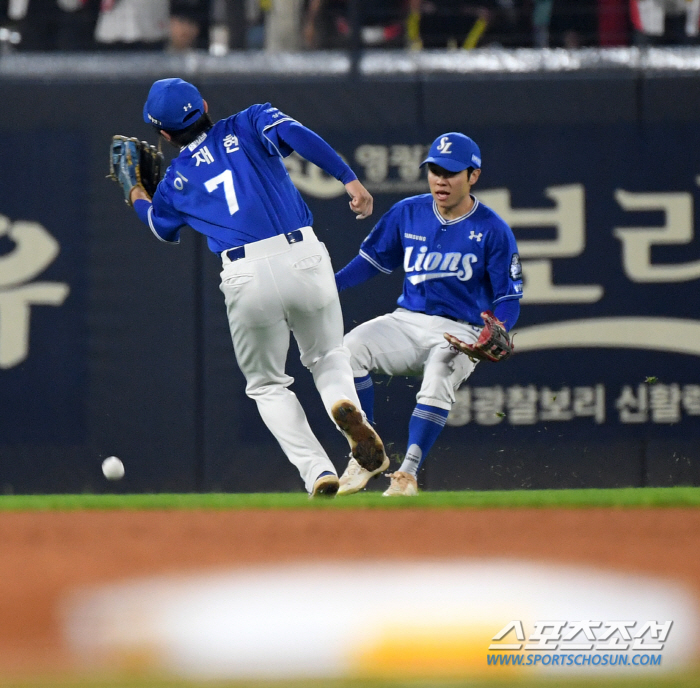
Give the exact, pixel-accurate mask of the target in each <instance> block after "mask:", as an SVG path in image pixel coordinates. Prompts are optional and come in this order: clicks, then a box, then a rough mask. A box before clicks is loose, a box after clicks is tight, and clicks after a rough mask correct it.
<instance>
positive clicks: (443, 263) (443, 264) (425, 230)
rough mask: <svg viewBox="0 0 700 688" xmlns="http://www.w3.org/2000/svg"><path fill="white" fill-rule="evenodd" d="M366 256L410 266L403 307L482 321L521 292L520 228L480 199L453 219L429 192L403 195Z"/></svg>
mask: <svg viewBox="0 0 700 688" xmlns="http://www.w3.org/2000/svg"><path fill="white" fill-rule="evenodd" d="M446 143H449V142H446ZM360 255H361V256H362V257H363V258H365V259H366V260H368V261H369V262H370V263H371V264H372V265H373V266H374V267H376V268H377V269H378V270H381V271H382V272H385V273H389V272H392V271H393V270H395V269H396V268H398V267H400V266H403V269H404V272H405V275H406V277H405V280H404V287H403V293H402V294H401V296H400V297H399V299H398V305H399V306H401V307H403V308H406V309H408V310H412V311H420V312H423V313H427V314H429V315H444V316H448V317H452V318H457V319H458V320H465V321H467V322H470V323H474V324H481V322H482V321H481V312H482V311H484V310H490V309H493V306H494V304H496V303H498V302H499V301H502V300H504V299H518V298H521V297H522V269H521V267H520V258H519V256H518V248H517V245H516V243H515V237H514V236H513V232H512V231H511V229H510V227H509V226H508V225H507V224H506V223H505V222H504V221H503V220H502V219H501V218H500V217H499V216H498V215H497V214H496V213H495V212H493V210H491V209H490V208H488V207H486V206H485V205H483V204H482V203H480V202H479V201H478V200H476V199H474V206H473V208H472V209H471V210H470V211H469V213H467V214H466V215H464V216H463V217H461V218H457V219H456V220H449V221H448V220H445V219H444V218H442V217H441V216H440V214H439V212H438V210H437V208H436V207H435V205H434V202H433V198H432V196H431V195H430V194H423V195H421V196H413V197H411V198H407V199H405V200H403V201H399V203H396V204H395V205H394V206H393V207H392V208H391V209H390V210H389V212H387V213H386V214H385V215H384V216H383V217H382V219H381V220H380V221H379V222H378V223H377V225H376V227H375V228H374V229H373V230H372V232H371V233H370V235H369V236H368V237H367V238H366V239H365V241H364V242H363V243H362V247H361V249H360Z"/></svg>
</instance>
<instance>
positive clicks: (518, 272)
mask: <svg viewBox="0 0 700 688" xmlns="http://www.w3.org/2000/svg"><path fill="white" fill-rule="evenodd" d="M509 273H510V278H511V279H512V280H513V281H514V282H518V281H519V280H521V279H522V278H523V268H522V265H521V264H520V256H519V255H518V254H517V253H514V254H513V255H512V256H511V257H510V268H509Z"/></svg>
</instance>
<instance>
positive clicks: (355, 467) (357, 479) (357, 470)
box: [338, 457, 389, 497]
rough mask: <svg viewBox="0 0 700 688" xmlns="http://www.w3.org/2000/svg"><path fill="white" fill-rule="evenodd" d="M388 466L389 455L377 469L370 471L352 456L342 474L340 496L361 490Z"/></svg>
mask: <svg viewBox="0 0 700 688" xmlns="http://www.w3.org/2000/svg"><path fill="white" fill-rule="evenodd" d="M387 468H389V458H388V457H387V459H386V460H385V461H384V463H383V464H382V465H381V466H380V467H379V468H377V470H376V471H368V470H367V469H366V468H362V466H360V464H359V463H357V461H356V460H355V459H353V458H352V457H350V461H349V462H348V467H347V468H346V469H345V472H344V473H343V475H341V476H340V489H339V490H338V496H339V497H342V496H343V495H349V494H354V493H355V492H359V491H360V490H361V489H362V488H363V487H364V486H365V485H366V484H367V483H368V482H369V479H370V478H373V477H374V476H375V475H377V476H378V475H379V474H380V473H381V472H382V471H385V470H386V469H387Z"/></svg>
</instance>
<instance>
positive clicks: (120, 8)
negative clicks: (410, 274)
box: [0, 0, 700, 55]
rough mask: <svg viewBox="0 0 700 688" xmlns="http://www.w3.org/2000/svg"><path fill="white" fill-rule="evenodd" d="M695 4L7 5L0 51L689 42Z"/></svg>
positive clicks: (160, 1) (150, 0)
mask: <svg viewBox="0 0 700 688" xmlns="http://www.w3.org/2000/svg"><path fill="white" fill-rule="evenodd" d="M699 25H700V0H0V43H2V44H3V47H4V49H5V50H18V51H47V50H49V51H50V50H64V51H85V50H90V51H94V50H159V51H173V52H178V51H187V50H207V51H209V52H210V53H212V54H214V55H217V54H225V53H227V52H228V51H230V50H245V49H250V50H256V49H257V50H268V51H286V50H324V49H350V48H356V49H358V48H412V49H422V48H453V49H472V48H476V47H486V46H503V47H507V48H515V47H565V48H579V47H589V46H621V45H691V44H695V43H697V42H698V27H699Z"/></svg>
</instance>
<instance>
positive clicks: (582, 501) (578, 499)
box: [0, 487, 700, 511]
mask: <svg viewBox="0 0 700 688" xmlns="http://www.w3.org/2000/svg"><path fill="white" fill-rule="evenodd" d="M697 506H700V487H646V488H638V487H626V488H620V489H605V490H598V489H587V490H508V491H492V492H423V493H421V494H420V495H419V496H418V497H416V498H410V499H399V498H396V499H387V498H386V497H382V495H381V493H379V492H364V493H360V494H356V495H351V496H349V497H342V498H337V499H332V500H329V499H313V500H312V499H309V498H308V497H307V496H306V495H305V494H300V493H254V494H223V493H204V494H125V495H117V494H104V495H95V494H79V495H78V494H67V495H66V494H63V495H5V496H2V497H0V511H34V510H40V511H42V510H43V511H46V510H56V511H72V510H81V509H407V508H418V509H470V508H473V509H476V508H478V509H488V508H496V509H503V508H511V507H513V508H515V507H519V508H525V507H527V508H584V507H617V508H634V507H637V508H645V507H649V508H668V507H697Z"/></svg>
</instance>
